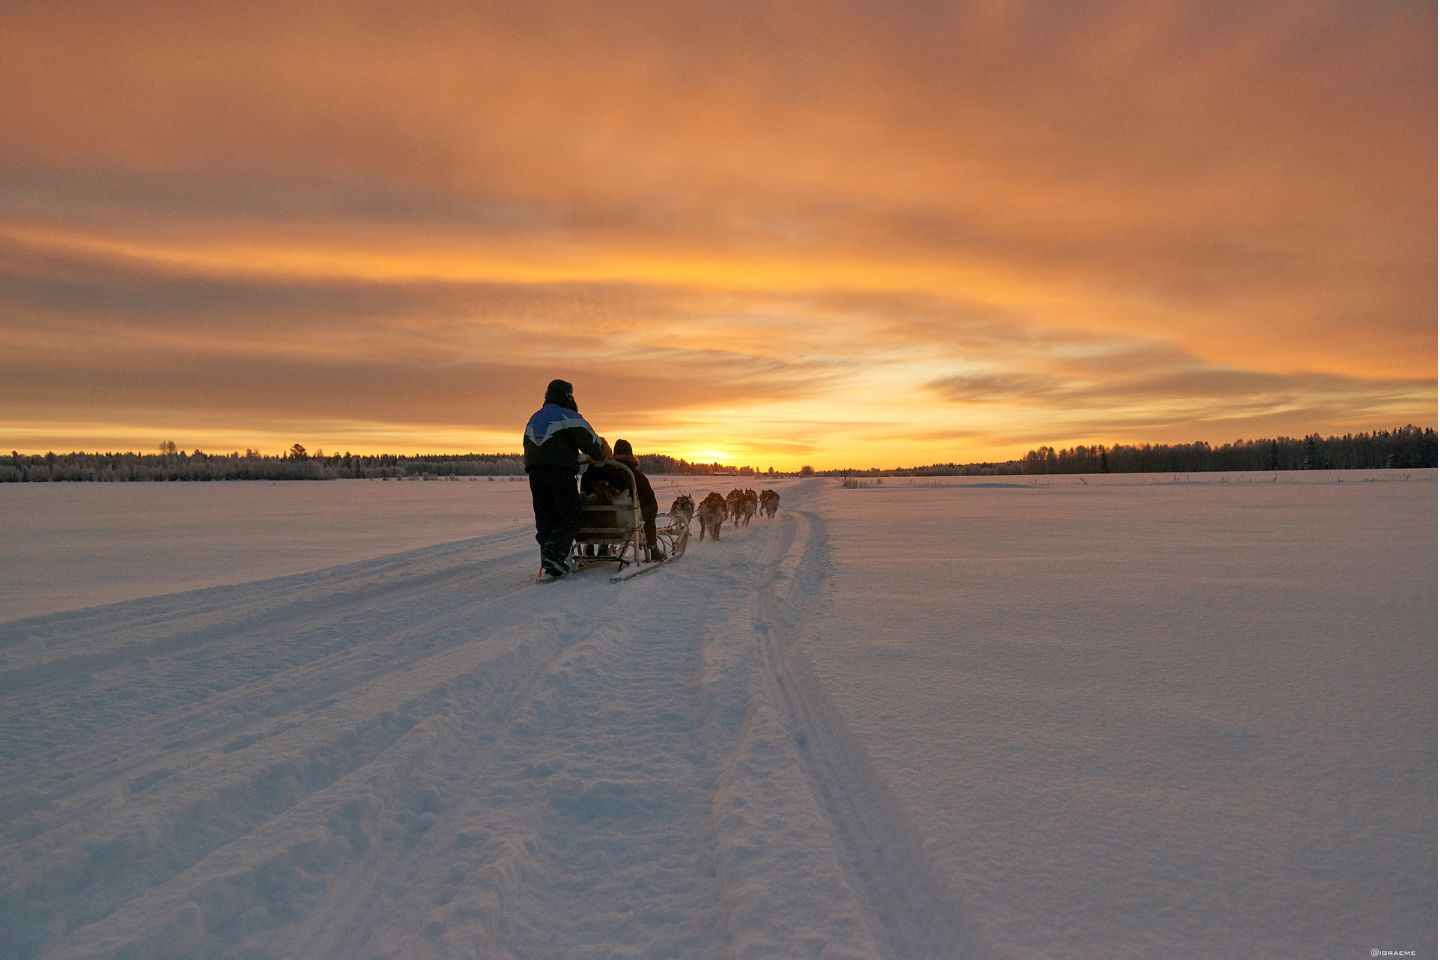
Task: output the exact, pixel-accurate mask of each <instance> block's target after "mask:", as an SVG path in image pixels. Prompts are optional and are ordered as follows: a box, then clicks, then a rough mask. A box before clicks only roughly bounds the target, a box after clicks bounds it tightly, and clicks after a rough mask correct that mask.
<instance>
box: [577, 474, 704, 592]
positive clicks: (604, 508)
mask: <svg viewBox="0 0 1440 960" xmlns="http://www.w3.org/2000/svg"><path fill="white" fill-rule="evenodd" d="M603 463H604V465H605V466H616V467H619V468H620V469H621V470H623V471H625V476H626V477H627V478H628V479H629V481H630V489H628V490H620V491H618V492H616V494H615V495H614V496H613V497H612V498H611V499H610V502H608V503H606V502H600V501H599V500H598V499H595V498H591V497H588V496H587V497H585V498H584V501H583V502H582V504H581V507H580V530H579V532H578V533H577V534H576V537H575V547H574V550H573V552H572V559H573V560H574V563H575V565H576V566H577V567H585V566H589V565H592V564H604V563H613V564H615V565H616V570H615V574H614V575H613V576H611V578H610V580H611V582H612V583H613V582H616V581H620V580H629V579H630V578H631V577H637V576H639V575H640V574H642V573H648V572H649V571H650V570H653V569H655V568H656V567H658V566H660V564H661V563H663V562H665V561H666V560H674V559H676V558H677V557H680V556H681V555H682V554H684V553H685V545H686V544H687V543H688V542H689V539H690V525H689V523H683V522H681V521H679V520H678V519H677V520H672V519H671V518H670V517H669V515H668V514H660V515H658V516H656V518H655V542H656V545H657V546H659V547H660V548H661V549H662V550H663V552H664V556H658V557H651V556H650V555H649V554H650V551H649V549H648V547H647V546H646V544H645V519H644V517H643V516H641V513H640V491H639V488H638V485H637V484H636V482H635V472H634V471H633V470H631V469H630V467H628V466H627V465H626V464H624V463H622V462H620V461H619V460H606V461H604V462H603ZM627 568H628V569H627Z"/></svg>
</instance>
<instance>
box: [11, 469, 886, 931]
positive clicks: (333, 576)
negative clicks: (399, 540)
mask: <svg viewBox="0 0 1440 960" xmlns="http://www.w3.org/2000/svg"><path fill="white" fill-rule="evenodd" d="M813 486H814V485H812V488H813ZM790 493H791V503H790V504H789V506H790V507H791V508H792V510H793V511H794V512H793V513H782V518H781V519H779V520H776V521H763V520H761V521H755V522H752V524H751V525H750V526H749V527H745V528H740V529H738V530H736V529H734V528H731V529H727V531H726V539H725V540H723V541H722V542H721V543H719V544H710V543H708V542H707V543H706V544H703V545H701V544H696V545H695V546H693V547H692V549H691V551H690V552H689V553H687V555H686V557H685V558H684V560H683V562H681V563H677V564H676V565H675V566H674V567H673V568H670V569H667V570H664V571H660V572H657V573H656V574H655V575H652V576H650V577H646V578H642V579H640V580H637V581H634V582H632V583H627V584H624V585H620V586H614V585H610V584H608V583H605V582H603V579H600V577H603V573H601V574H599V575H598V576H587V575H586V574H583V573H582V574H581V575H580V576H578V577H577V578H576V580H575V581H573V582H569V581H567V582H565V583H563V584H554V585H546V586H539V585H535V584H533V583H530V582H529V576H530V570H529V567H530V563H529V560H530V554H531V553H533V549H534V548H533V546H531V545H529V544H526V543H525V537H524V531H510V532H502V533H498V534H494V535H491V536H488V537H481V538H476V539H473V540H470V541H461V542H458V543H452V544H445V545H441V546H437V547H435V548H430V549H426V550H420V551H413V552H411V553H409V554H403V555H398V556H395V557H387V558H381V559H378V560H374V561H366V562H362V563H358V564H352V565H349V566H346V567H340V568H330V569H327V570H322V571H317V572H312V573H307V574H299V575H295V576H292V577H285V578H279V579H274V580H269V581H260V582H257V583H252V584H243V585H238V586H231V587H221V588H214V589H210V590H202V591H195V592H191V593H184V594H177V595H173V596H169V597H160V598H153V599H149V600H141V601H134V602H131V603H125V604H118V605H114V606H112V607H103V608H92V609H89V610H83V611H78V612H75V613H71V614H57V615H52V616H50V617H43V618H38V619H31V620H22V621H16V622H13V623H10V624H7V625H4V626H3V627H0V631H3V632H0V650H3V651H4V655H5V657H6V661H5V669H4V671H3V672H0V690H3V692H4V694H5V698H6V704H7V707H6V715H5V729H6V731H7V733H6V737H5V739H4V750H5V760H6V770H7V776H6V781H5V784H4V789H3V794H0V803H3V805H4V807H3V808H4V809H5V811H6V813H7V817H6V821H5V822H6V828H5V830H6V837H5V844H4V847H3V850H4V854H3V857H4V859H3V861H0V877H3V878H5V879H3V880H0V918H3V919H0V924H3V926H0V949H3V951H4V953H5V955H7V956H17V957H31V956H36V957H42V956H43V957H127V956H143V957H164V956H174V957H212V956H213V957H228V956H276V957H299V956H304V957H356V956H361V957H386V956H390V957H406V958H409V957H456V956H459V957H468V956H475V957H516V958H519V957H525V958H534V957H607V956H616V957H619V956H625V957H665V956H677V957H706V956H714V957H721V956H737V957H782V956H784V957H794V956H813V957H836V958H839V957H876V956H887V955H893V954H892V953H891V951H890V949H889V948H888V947H887V946H885V945H884V943H883V942H882V941H883V939H884V937H885V935H886V934H885V931H884V930H883V929H882V927H883V924H882V923H881V922H880V920H879V919H878V916H877V913H876V911H875V910H874V909H873V908H872V907H871V906H870V905H869V904H867V903H866V902H865V898H864V896H863V895H862V893H861V892H860V891H859V888H858V885H857V884H856V882H855V880H854V877H853V873H852V871H853V860H854V858H853V857H849V856H847V855H846V853H845V852H844V847H843V843H841V842H840V841H839V838H840V836H841V834H842V832H843V831H840V830H838V829H837V828H836V827H835V825H834V823H833V821H832V820H831V819H830V817H831V815H832V811H831V810H830V809H828V805H827V804H826V803H825V801H824V800H823V799H820V798H818V797H817V791H820V790H822V788H821V787H820V785H819V784H818V783H817V782H816V781H814V780H813V779H812V778H811V776H810V774H809V773H808V772H807V767H806V765H805V764H804V762H803V759H802V754H803V752H804V750H805V749H806V748H805V747H804V746H802V744H806V743H813V741H814V739H815V736H814V734H813V733H811V734H810V735H809V736H808V737H806V736H803V735H802V736H799V737H798V738H797V736H796V734H795V733H794V732H793V731H792V730H791V729H789V727H790V725H791V724H792V723H793V722H794V719H793V718H792V717H790V716H789V714H788V712H787V709H788V705H787V702H786V701H785V700H784V698H781V697H778V696H777V695H776V691H777V690H778V689H779V687H780V685H782V684H783V677H784V667H783V663H782V660H783V656H782V651H783V647H782V646H781V645H782V644H785V643H787V642H788V641H787V640H786V636H785V635H786V634H787V633H788V632H789V631H790V630H791V629H793V626H794V624H795V623H798V622H799V621H800V620H801V619H802V618H803V608H804V606H805V604H807V603H808V602H809V597H810V590H809V587H810V586H812V585H813V583H815V582H817V581H818V579H820V578H822V577H823V575H824V568H823V564H824V554H823V550H821V549H819V548H818V547H819V543H820V541H819V539H818V538H817V537H816V536H815V535H813V534H812V532H811V531H812V529H813V528H814V525H815V521H814V520H813V519H812V518H810V517H809V516H808V515H807V514H806V513H805V512H804V511H803V502H804V500H805V498H806V497H805V495H806V493H807V491H806V490H805V488H796V489H795V490H793V491H791V492H790ZM782 509H783V508H782ZM562 591H563V592H562ZM782 613H783V614H784V615H783V616H782V615H781V614H782ZM797 739H798V740H799V742H797Z"/></svg>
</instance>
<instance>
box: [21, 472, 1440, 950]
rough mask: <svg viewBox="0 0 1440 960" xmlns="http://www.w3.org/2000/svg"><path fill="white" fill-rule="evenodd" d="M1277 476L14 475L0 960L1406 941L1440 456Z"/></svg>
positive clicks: (1416, 894)
mask: <svg viewBox="0 0 1440 960" xmlns="http://www.w3.org/2000/svg"><path fill="white" fill-rule="evenodd" d="M1272 477H1273V475H1270V474H1266V475H1254V476H1250V475H1236V474H1230V475H1220V474H1206V475H1194V476H1191V477H1188V478H1187V477H1179V478H1176V477H1169V476H1166V477H1163V478H1158V477H1136V476H1130V477H1114V476H1112V477H1103V478H1102V477H1087V478H1084V479H1083V480H1082V479H1081V478H1076V477H1049V478H989V479H985V478H966V479H956V480H946V481H921V480H916V481H914V482H907V481H903V480H888V481H886V482H885V483H884V484H882V485H879V486H865V487H861V488H858V489H845V488H842V487H841V485H840V484H839V482H838V481H832V480H820V479H815V480H808V481H795V482H789V483H787V484H786V485H785V486H784V487H782V496H783V498H784V499H783V500H782V504H781V513H780V517H779V519H777V520H774V521H765V520H763V519H757V520H755V521H754V522H752V523H751V525H750V526H749V527H744V528H740V529H738V530H736V529H733V528H730V527H727V528H726V529H725V532H724V535H723V537H722V539H721V541H720V542H718V543H712V542H710V541H708V540H707V541H705V542H703V543H700V542H692V544H691V548H690V551H689V552H688V553H687V555H686V556H685V557H684V558H683V559H682V560H681V561H680V562H678V563H676V564H675V565H674V566H673V567H670V568H668V569H661V570H659V571H657V572H656V573H654V574H651V575H648V576H645V577H641V578H639V579H636V580H633V581H629V582H627V583H623V584H610V583H608V582H606V580H605V576H604V574H603V573H602V572H600V571H589V572H585V573H582V574H581V575H579V576H577V577H576V578H575V579H574V580H572V581H566V582H562V583H558V584H550V585H538V584H535V583H533V582H532V581H531V576H532V574H533V570H534V565H535V564H534V560H535V558H534V556H533V555H534V553H535V547H534V544H533V542H532V541H531V540H530V539H529V530H528V529H527V525H528V517H527V512H528V496H527V493H528V491H526V490H525V488H524V486H523V485H522V484H512V483H506V482H496V483H489V482H483V481H482V482H480V483H466V482H462V483H433V484H419V483H416V484H366V483H350V484H340V483H328V484H281V485H273V486H272V485H269V484H251V485H206V486H200V485H195V486H193V487H187V486H184V485H174V484H172V485H164V486H152V487H142V486H140V485H135V486H134V487H131V488H128V489H129V491H131V492H127V491H126V490H122V489H120V488H110V487H103V486H99V485H75V486H66V487H51V488H25V487H17V486H10V487H8V488H0V510H3V512H4V515H5V516H6V518H7V525H11V523H12V521H11V519H10V518H12V517H15V518H18V519H17V520H16V522H15V523H16V525H18V526H19V528H20V530H21V533H22V534H23V536H22V537H21V539H18V540H15V541H13V542H7V543H5V544H4V547H5V549H4V551H3V554H0V582H3V584H4V586H3V588H0V589H3V591H4V592H3V593H0V599H3V600H4V601H5V603H6V604H7V606H6V607H5V608H0V609H7V610H8V611H9V615H10V616H11V617H13V616H16V615H25V614H34V613H43V614H44V615H41V616H31V617H29V618H28V619H9V620H7V621H6V622H0V956H3V957H7V958H8V957H15V958H27V957H186V958H190V957H195V958H199V957H293V958H307V960H308V958H319V960H324V958H346V960H349V958H371V957H395V958H407V960H408V958H430V957H436V958H439V957H479V958H491V957H498V958H517V960H518V958H524V960H531V958H587V960H588V958H605V957H627V958H635V957H680V958H708V957H775V958H781V957H784V958H791V957H833V958H840V957H854V958H872V957H873V958H888V960H906V958H917V960H922V958H932V957H933V958H949V957H999V958H1031V957H1034V958H1040V957H1045V958H1052V957H1065V958H1109V957H1147V958H1148V957H1156V956H1164V957H1193V958H1212V957H1213V958H1226V957H1246V958H1248V957H1257V956H1263V957H1311V956H1324V957H1349V956H1354V957H1363V956H1369V955H1370V951H1371V950H1372V949H1376V950H1415V951H1417V953H1416V956H1420V957H1424V956H1434V955H1435V949H1436V943H1435V892H1436V887H1435V876H1436V860H1435V849H1436V836H1435V811H1436V795H1435V782H1436V779H1435V778H1436V767H1435V699H1436V697H1435V694H1436V691H1435V676H1436V661H1435V628H1436V481H1435V474H1434V471H1411V472H1409V473H1402V472H1398V471H1396V472H1390V473H1376V474H1281V475H1279V477H1278V478H1274V479H1273V481H1272ZM733 482H734V481H718V482H716V483H715V484H713V486H714V487H715V488H716V489H721V490H722V491H723V490H725V489H728V487H729V486H730V485H731V483H733ZM57 489H59V490H60V491H61V493H60V494H59V495H55V494H54V492H55V490H57ZM207 490H208V491H210V492H208V493H207V492H204V491H207ZM382 490H385V492H383V493H382V492H381V491H382ZM17 491H19V492H18V494H17ZM37 491H39V492H37ZM133 491H144V492H143V494H141V496H142V497H144V498H148V499H145V500H143V502H142V501H141V500H137V499H133V497H134V496H135V494H134V493H133ZM409 491H414V492H409ZM667 492H668V491H667V488H666V487H665V486H664V485H662V486H661V499H662V501H667V502H668V499H669V497H668V496H667V495H666V494H667ZM47 496H48V497H50V499H48V500H47V499H46V497H47ZM125 497H132V499H130V500H125V499H124V498H125ZM227 497H228V498H233V499H232V501H230V502H229V505H228V506H224V507H223V508H222V507H219V506H216V498H220V499H222V500H223V499H224V498H227ZM186 498H190V499H186ZM406 498H411V499H410V500H407V499H406ZM415 498H419V499H421V500H424V501H425V502H424V503H418V504H417V503H416V502H414V500H415ZM117 503H122V504H125V507H124V510H123V511H122V510H120V509H119V508H117V506H116V505H117ZM122 513H123V516H122ZM282 513H283V514H285V515H287V516H289V517H290V518H291V519H290V520H289V521H288V522H285V523H276V522H275V518H276V516H277V515H279V514H282ZM52 530H54V531H56V532H55V533H54V535H53V536H51V535H50V531H52ZM155 531H161V532H162V534H163V535H162V536H160V537H158V538H157V537H156V535H155ZM16 535H17V534H16V532H15V528H14V527H13V526H12V529H11V530H10V531H8V532H7V536H10V537H15V536H16ZM157 544H158V546H157ZM386 544H389V546H388V548H387V546H386ZM397 550H398V551H399V552H397ZM167 556H168V557H169V559H166V557H167ZM86 557H88V559H83V558H86ZM77 558H82V559H83V564H84V565H83V566H75V564H78V563H81V559H77ZM137 558H138V559H137ZM221 558H223V559H221ZM342 561H343V562H342ZM167 564H168V565H167ZM137 567H140V568H142V569H141V570H140V571H138V572H137V569H136V568H137ZM47 572H48V573H49V574H50V575H52V576H56V577H68V578H69V580H68V583H69V586H68V587H67V589H66V590H62V591H52V592H51V593H49V594H45V595H44V598H43V599H41V600H38V601H32V600H30V599H28V596H29V591H27V589H26V588H25V587H19V588H17V587H16V586H14V584H16V583H22V582H26V581H22V580H20V578H21V577H26V576H30V577H31V578H32V580H31V581H29V582H34V581H35V579H36V578H39V579H40V580H44V577H42V576H41V574H44V573H47ZM167 577H169V578H170V579H168V580H167V579H166V578H167ZM209 584H219V585H209ZM41 586H42V587H43V583H42V584H41ZM197 587H198V588H201V589H195V588H197ZM136 591H140V592H139V593H137V592H136ZM176 591H183V592H176ZM37 592H38V591H37ZM120 596H131V597H137V599H131V600H126V601H124V602H116V603H109V604H108V605H101V606H86V605H88V604H95V603H104V602H106V601H109V600H112V599H114V598H116V597H120ZM81 606H86V608H85V609H68V610H67V609H65V608H75V607H81ZM16 611H19V613H18V614H17V613H16ZM57 611H58V612H57ZM0 619H3V617H0Z"/></svg>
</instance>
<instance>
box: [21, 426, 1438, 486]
mask: <svg viewBox="0 0 1440 960" xmlns="http://www.w3.org/2000/svg"><path fill="white" fill-rule="evenodd" d="M159 451H160V452H159V453H151V454H142V453H45V454H24V453H19V452H17V451H13V450H12V451H11V452H10V455H9V456H8V457H6V456H0V483H14V482H24V481H32V482H33V481H42V482H43V481H77V480H78V481H101V482H105V481H159V480H187V481H193V480H340V479H412V478H420V477H430V478H448V477H501V476H519V475H521V474H523V473H524V472H525V467H524V461H523V460H522V458H521V456H520V454H518V453H461V454H418V453H417V454H411V455H409V456H404V455H398V454H388V453H386V454H368V455H366V454H351V453H348V452H347V453H333V454H326V453H325V452H324V451H323V450H318V451H316V452H315V453H313V454H312V453H310V452H309V451H307V450H306V449H305V447H304V446H302V445H301V444H298V443H297V444H295V445H294V446H292V447H291V448H290V449H289V450H287V451H285V452H284V453H282V454H279V455H278V456H275V455H269V454H262V453H260V452H259V451H257V450H246V451H245V452H244V453H240V452H238V451H236V452H233V453H220V454H212V453H205V452H204V451H201V450H192V451H190V452H186V451H184V450H181V449H179V448H178V447H177V446H176V445H175V443H174V442H172V441H168V440H167V441H165V442H164V443H162V444H160V447H159ZM1434 466H1436V435H1435V430H1434V429H1433V428H1429V427H1426V428H1423V429H1422V428H1420V427H1416V426H1413V425H1407V426H1404V427H1400V428H1398V429H1395V430H1377V431H1375V432H1373V433H1357V434H1349V433H1347V434H1346V435H1345V436H1343V437H1321V436H1320V435H1319V434H1311V435H1310V436H1307V437H1303V438H1300V439H1295V438H1292V437H1277V438H1273V439H1267V440H1236V441H1235V442H1234V443H1227V444H1224V445H1222V446H1219V447H1212V446H1211V445H1210V444H1208V443H1204V442H1197V443H1182V444H1149V443H1147V444H1142V445H1127V444H1116V445H1114V446H1111V447H1106V446H1076V447H1070V448H1067V449H1063V450H1057V449H1055V448H1054V447H1040V448H1039V449H1037V450H1031V451H1030V452H1029V453H1027V454H1025V456H1024V457H1023V458H1021V459H1019V460H1006V461H1000V462H993V463H965V464H961V463H933V464H929V465H928V466H921V467H897V468H894V469H890V470H881V469H872V470H820V471H817V470H815V468H813V467H810V466H805V467H802V468H801V469H800V471H799V475H800V476H802V477H808V476H812V475H818V476H852V477H855V476H858V477H864V476H871V477H880V476H889V477H939V476H1001V475H1007V474H1047V473H1201V472H1205V471H1212V470H1260V471H1263V470H1367V469H1386V468H1416V467H1434ZM640 467H641V469H642V470H644V471H645V472H646V473H649V474H669V475H678V476H731V477H749V478H767V477H776V476H782V475H783V474H780V473H778V472H777V471H776V470H775V468H774V467H771V468H769V469H768V470H764V471H761V470H758V469H756V468H754V467H734V466H729V465H726V464H721V463H690V462H689V461H686V460H682V459H679V458H676V457H671V456H667V455H665V454H645V455H643V456H641V457H640Z"/></svg>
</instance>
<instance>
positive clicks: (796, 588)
mask: <svg viewBox="0 0 1440 960" xmlns="http://www.w3.org/2000/svg"><path fill="white" fill-rule="evenodd" d="M798 519H799V521H800V524H799V532H798V533H797V536H796V538H795V541H794V542H793V543H792V544H791V546H790V549H789V551H788V553H787V554H786V557H785V559H784V561H783V562H782V564H781V565H780V572H781V576H780V577H778V578H776V580H775V581H774V583H775V587H774V588H773V589H770V590H762V591H761V593H760V604H759V610H758V615H757V617H756V619H755V636H756V639H757V643H758V644H759V647H760V649H761V651H762V659H763V661H764V664H765V667H766V672H767V677H768V681H769V686H770V694H771V697H772V698H773V700H774V702H775V703H776V704H777V705H779V707H780V710H781V713H782V716H783V718H784V723H785V725H786V728H787V729H788V730H789V731H790V733H791V736H792V739H794V740H795V742H796V744H797V746H798V748H799V749H798V754H799V757H800V762H801V764H802V766H803V768H804V769H805V771H806V774H807V776H808V778H809V780H810V783H811V787H812V789H813V791H814V793H815V796H816V797H817V800H818V801H819V803H820V805H821V806H822V808H823V809H824V811H825V815H826V818H827V820H828V823H829V825H830V827H831V828H832V830H833V831H834V836H835V842H836V845H837V848H838V849H839V850H840V852H841V856H842V858H843V860H844V861H845V864H846V866H847V868H848V875H849V878H850V881H851V883H852V884H853V885H854V886H855V887H856V889H857V891H858V892H859V894H860V897H861V899H862V900H863V902H864V904H865V906H866V909H867V911H868V914H869V916H870V918H871V920H872V922H873V923H874V924H875V925H876V926H877V927H878V931H877V932H878V937H877V939H879V940H880V941H881V942H882V943H883V945H884V948H885V951H886V955H887V956H889V957H891V958H893V960H906V958H911V957H955V958H972V957H982V956H988V955H990V954H991V953H992V952H993V950H991V949H990V948H989V947H988V946H987V945H986V944H985V943H984V942H983V938H982V937H981V936H980V934H979V933H978V931H977V930H976V929H975V927H974V925H973V924H972V922H971V921H970V919H969V916H968V910H967V909H966V908H965V906H964V904H963V902H962V901H961V899H960V898H959V896H958V895H956V894H955V893H954V891H953V890H952V889H951V888H950V884H949V882H948V881H947V880H946V879H945V877H944V875H943V874H942V873H941V871H940V870H939V869H938V868H937V867H936V865H935V863H934V861H933V859H932V858H931V857H930V855H929V854H928V853H927V851H926V849H925V844H924V841H923V840H922V838H921V836H920V834H919V833H918V832H917V831H916V830H915V828H914V826H913V825H912V824H911V822H910V820H909V819H908V817H907V816H906V814H905V811H904V809H903V807H902V806H901V804H900V803H899V801H898V800H897V798H896V797H895V795H894V792H893V791H892V790H891V789H890V787H889V786H888V784H887V783H886V782H885V780H884V778H883V777H882V776H880V775H879V773H878V772H877V771H876V770H875V768H874V766H873V764H872V763H871V762H870V760H869V759H868V757H867V756H866V755H865V752H864V749H863V748H862V747H861V746H860V744H859V741H858V740H857V739H856V737H855V736H854V734H853V733H852V732H851V731H850V729H849V726H848V724H847V723H846V722H845V719H844V717H843V716H842V714H841V713H840V711H839V710H837V709H836V708H835V706H834V704H833V703H832V702H831V700H830V698H829V696H828V694H827V693H826V692H825V689H824V687H823V686H822V684H821V683H820V682H819V679H818V677H817V676H816V674H815V671H814V668H813V667H812V665H811V664H810V661H809V659H808V658H807V657H806V656H805V653H804V648H803V645H802V643H800V642H799V641H801V640H803V639H809V640H810V641H811V642H816V643H823V642H824V638H823V637H813V636H808V634H807V630H806V627H805V619H804V609H805V607H806V606H807V605H808V604H809V603H812V602H814V601H815V599H816V595H817V593H819V592H820V591H821V590H822V589H823V581H824V576H825V569H824V568H825V566H826V565H827V564H828V562H829V561H828V553H827V548H826V544H825V529H824V522H823V520H822V518H820V517H819V516H818V515H816V514H808V513H807V514H801V515H800V516H799V518H798ZM777 627H778V629H777Z"/></svg>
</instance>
